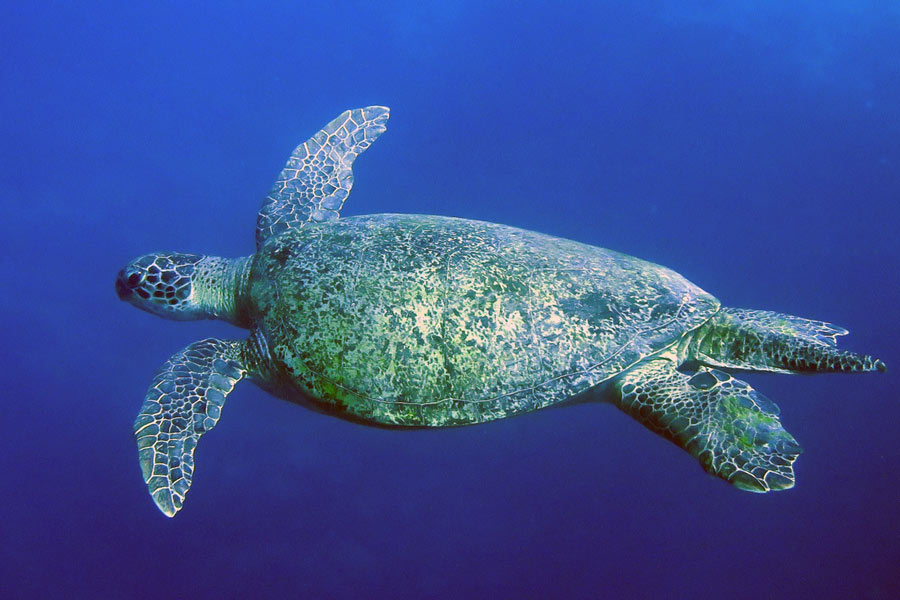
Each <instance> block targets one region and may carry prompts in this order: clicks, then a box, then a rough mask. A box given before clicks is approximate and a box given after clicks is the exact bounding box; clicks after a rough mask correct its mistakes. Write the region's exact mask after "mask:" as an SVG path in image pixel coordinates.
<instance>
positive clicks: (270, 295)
mask: <svg viewBox="0 0 900 600" xmlns="http://www.w3.org/2000/svg"><path fill="white" fill-rule="evenodd" d="M249 298H250V302H251V308H250V311H249V312H250V315H251V319H252V320H254V321H256V322H257V323H258V325H259V334H258V335H259V337H261V338H262V339H263V340H264V342H265V344H266V345H267V347H268V352H269V353H270V356H271V359H272V364H273V366H274V369H273V371H274V377H275V379H276V381H275V382H270V383H274V386H273V387H277V388H284V387H294V388H296V389H297V390H299V391H301V392H303V393H304V394H306V395H308V396H311V397H312V398H314V399H316V400H318V401H320V402H322V403H323V404H325V405H326V406H327V407H328V408H330V409H331V410H334V411H336V412H338V413H341V414H344V415H345V416H347V417H349V418H352V419H358V420H363V421H370V422H374V423H377V424H382V425H404V426H429V427H438V426H448V425H464V424H470V423H481V422H485V421H490V420H493V419H499V418H504V417H508V416H511V415H515V414H519V413H523V412H527V411H531V410H535V409H539V408H543V407H545V406H549V405H551V404H554V403H557V402H560V401H562V400H565V399H567V398H569V397H570V396H572V395H575V394H577V393H579V392H582V391H584V390H586V389H588V388H590V387H591V386H594V385H596V384H598V383H600V382H602V381H604V380H606V379H608V378H610V377H612V376H614V375H616V374H618V373H620V372H622V371H623V370H624V369H626V368H628V367H629V366H631V365H633V364H634V363H636V362H637V361H639V360H641V359H643V358H645V357H647V356H648V355H650V354H652V353H654V352H658V351H660V350H661V349H663V348H665V347H667V346H670V345H672V344H673V343H675V342H676V341H677V340H678V339H679V338H680V337H681V336H682V335H683V334H685V333H686V332H688V331H690V330H692V329H694V328H696V327H698V326H699V325H701V324H702V323H704V322H705V321H706V320H708V319H709V318H710V317H711V316H712V314H714V313H715V312H716V310H717V309H718V306H719V305H718V301H717V300H716V299H715V298H713V297H712V296H710V295H709V294H707V293H705V292H704V291H703V290H701V289H699V288H697V287H696V286H694V285H693V284H691V283H690V282H688V281H687V280H685V279H684V278H683V277H681V276H680V275H678V274H676V273H674V272H673V271H670V270H669V269H666V268H664V267H660V266H658V265H654V264H651V263H648V262H644V261H641V260H638V259H636V258H632V257H629V256H625V255H623V254H618V253H616V252H612V251H609V250H604V249H601V248H597V247H594V246H588V245H585V244H579V243H577V242H571V241H568V240H562V239H558V238H553V237H551V236H546V235H542V234H537V233H533V232H528V231H523V230H520V229H514V228H511V227H506V226H502V225H495V224H490V223H483V222H478V221H467V220H463V219H453V218H447V217H433V216H419V215H374V216H366V217H354V218H349V219H342V220H340V221H336V222H332V223H326V224H321V225H313V226H307V227H304V228H303V229H301V230H298V231H293V232H288V233H285V234H282V235H280V236H278V237H275V238H272V239H271V240H270V241H269V242H268V243H267V244H266V245H265V246H264V247H263V248H262V249H261V250H260V252H259V253H257V254H256V256H255V258H254V260H253V263H252V267H251V273H250V283H249Z"/></svg>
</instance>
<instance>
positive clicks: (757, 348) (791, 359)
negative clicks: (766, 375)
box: [687, 308, 885, 373]
mask: <svg viewBox="0 0 900 600" xmlns="http://www.w3.org/2000/svg"><path fill="white" fill-rule="evenodd" d="M842 335H847V330H846V329H842V328H840V327H837V326H835V325H832V324H830V323H825V322H824V321H812V320H809V319H803V318H800V317H792V316H789V315H782V314H779V313H774V312H769V311H763V310H748V309H741V308H723V309H722V310H720V311H719V312H718V313H717V314H716V315H715V316H714V317H713V318H712V319H710V320H709V322H708V323H707V324H706V325H704V326H703V327H701V328H700V329H699V330H698V331H697V332H696V333H695V334H694V335H693V336H691V340H690V347H689V348H688V349H687V355H688V356H689V357H690V358H693V359H696V360H698V361H700V362H702V363H703V364H706V365H710V366H714V367H724V368H727V369H746V370H752V371H774V372H777V373H804V372H805V373H810V372H819V373H822V372H844V373H850V372H858V371H876V370H878V371H884V370H885V366H884V363H883V362H881V361H880V360H878V359H876V358H872V357H871V356H862V355H859V354H855V353H853V352H847V351H843V350H838V349H837V348H836V346H837V338H838V336H842Z"/></svg>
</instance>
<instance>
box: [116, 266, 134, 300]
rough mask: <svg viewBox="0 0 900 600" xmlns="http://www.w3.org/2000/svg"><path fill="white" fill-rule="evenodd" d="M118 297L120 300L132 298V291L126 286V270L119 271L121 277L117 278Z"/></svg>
mask: <svg viewBox="0 0 900 600" xmlns="http://www.w3.org/2000/svg"><path fill="white" fill-rule="evenodd" d="M116 295H117V296H119V300H128V299H129V298H131V290H130V289H128V286H127V285H125V269H122V270H121V271H119V275H118V276H117V277H116Z"/></svg>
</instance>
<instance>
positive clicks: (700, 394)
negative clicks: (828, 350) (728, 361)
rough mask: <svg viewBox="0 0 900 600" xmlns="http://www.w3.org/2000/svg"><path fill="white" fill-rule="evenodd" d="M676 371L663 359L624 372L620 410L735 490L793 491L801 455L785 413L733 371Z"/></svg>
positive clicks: (705, 368)
mask: <svg viewBox="0 0 900 600" xmlns="http://www.w3.org/2000/svg"><path fill="white" fill-rule="evenodd" d="M673 358H674V357H673ZM675 366H676V363H675V362H674V360H671V359H670V358H666V357H661V358H655V359H652V360H648V361H645V362H643V363H641V364H639V365H637V366H636V367H635V368H633V369H631V370H630V371H627V372H625V373H623V374H622V375H621V376H620V377H619V378H618V380H617V381H616V387H617V389H618V392H619V398H618V399H617V404H618V406H619V408H621V409H622V410H623V411H624V412H626V413H627V414H629V415H631V416H632V417H634V418H635V419H637V420H638V421H640V422H641V423H642V424H643V425H645V426H646V427H647V428H649V429H650V430H652V431H654V432H655V433H658V434H660V435H662V436H663V437H665V438H667V439H669V440H671V441H673V442H675V443H676V444H677V445H679V446H681V447H682V448H684V449H685V450H687V451H688V452H689V453H690V454H691V455H693V456H694V457H696V458H697V459H698V460H699V461H700V464H701V465H703V468H704V469H706V471H707V472H709V473H711V474H713V475H716V476H717V477H721V478H722V479H725V480H726V481H728V482H729V483H731V484H732V485H734V486H735V487H738V488H740V489H742V490H747V491H751V492H768V491H772V490H782V489H786V488H790V487H793V485H794V469H793V466H792V465H793V462H794V461H795V460H796V459H797V456H798V455H799V454H800V452H801V449H800V446H799V444H797V440H795V439H794V437H793V436H792V435H791V434H790V433H788V432H787V431H785V430H784V428H783V427H782V426H781V422H780V421H779V419H778V407H777V406H775V404H773V403H772V401H771V400H769V399H768V398H766V397H765V396H763V395H762V394H760V393H758V392H757V391H756V390H754V389H753V388H752V387H750V386H749V385H748V384H747V383H745V382H743V381H740V380H739V379H735V378H734V377H732V376H731V375H729V374H728V373H724V372H722V371H718V370H715V369H709V368H707V367H702V366H701V367H700V368H699V369H698V370H697V371H696V372H695V373H691V374H686V373H682V372H680V371H678V370H677V369H676V368H675Z"/></svg>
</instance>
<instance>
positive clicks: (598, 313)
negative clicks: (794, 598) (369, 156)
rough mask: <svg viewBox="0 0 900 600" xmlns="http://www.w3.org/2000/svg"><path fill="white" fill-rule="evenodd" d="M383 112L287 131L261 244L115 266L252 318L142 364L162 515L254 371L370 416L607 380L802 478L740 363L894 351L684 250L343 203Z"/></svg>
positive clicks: (172, 300)
mask: <svg viewBox="0 0 900 600" xmlns="http://www.w3.org/2000/svg"><path fill="white" fill-rule="evenodd" d="M387 119H388V109H387V108H385V107H380V106H370V107H367V108H362V109H357V110H350V111H346V112H344V113H342V114H341V115H340V116H339V117H337V118H336V119H335V120H334V121H332V122H331V123H329V124H328V125H326V126H325V128H324V129H322V130H321V131H319V132H318V133H316V134H315V135H314V136H312V137H311V138H310V139H309V140H307V141H306V142H304V143H303V144H301V145H300V146H298V147H297V148H296V149H295V150H294V152H293V154H292V155H291V156H290V158H289V159H288V161H287V164H286V166H285V168H284V170H283V171H282V172H281V175H280V176H279V177H278V179H277V181H276V182H275V185H274V187H273V188H272V190H271V192H270V193H269V195H268V196H267V197H266V199H265V201H264V202H263V205H262V209H261V210H260V212H259V216H258V219H257V226H256V246H257V251H256V253H255V254H254V255H252V256H246V257H243V258H236V259H226V258H219V257H213V256H199V255H195V254H182V253H173V252H166V253H156V254H147V255H144V256H141V257H139V258H137V259H135V260H134V261H133V262H131V263H130V264H129V265H128V266H126V267H125V268H124V269H122V270H121V271H120V272H119V274H118V277H117V279H116V291H117V293H118V295H119V297H120V298H122V299H123V300H126V301H128V302H130V303H132V304H134V305H135V306H137V307H139V308H141V309H143V310H146V311H148V312H151V313H153V314H156V315H159V316H162V317H167V318H170V319H182V320H186V319H206V318H217V319H223V320H225V321H228V322H230V323H232V324H234V325H237V326H240V327H244V328H246V329H249V330H250V332H251V333H250V336H249V338H248V339H246V340H241V341H235V340H219V339H206V340H202V341H199V342H195V343H193V344H191V345H189V346H188V347H187V348H185V349H184V350H182V351H181V352H178V353H177V354H175V355H174V356H172V357H171V358H170V359H169V360H168V361H167V362H166V363H165V364H164V365H163V367H162V368H161V369H160V370H159V372H158V373H157V374H156V377H155V378H154V379H153V382H152V384H151V385H150V388H149V390H148V392H147V395H146V398H145V400H144V403H143V405H142V406H141V410H140V414H139V415H138V417H137V420H136V421H135V424H134V431H135V436H136V438H137V445H138V448H139V455H140V464H141V468H142V470H143V475H144V480H145V481H146V483H147V486H148V487H149V491H150V494H151V495H152V497H153V500H154V501H155V502H156V505H157V506H158V507H159V508H160V510H162V512H163V513H165V514H166V515H168V516H174V515H175V513H176V512H177V511H178V510H180V509H181V507H182V503H183V502H184V496H185V494H186V493H187V491H188V488H189V487H190V485H191V478H192V476H193V472H194V459H193V453H194V448H195V447H196V445H197V441H198V440H199V439H200V436H201V435H203V434H204V433H205V432H207V431H209V430H210V429H212V428H213V427H214V426H215V424H216V423H217V422H218V420H219V417H220V415H221V412H222V407H223V406H224V403H225V398H226V397H227V395H228V394H229V393H230V392H231V390H232V389H234V386H235V385H236V384H237V383H238V382H239V381H240V380H241V379H243V378H244V377H249V378H250V379H252V380H254V381H255V382H256V383H258V384H259V385H261V386H262V387H263V388H265V389H267V390H270V391H272V392H273V393H275V394H277V395H279V396H282V397H284V398H288V399H291V400H295V401H298V402H300V403H303V404H305V405H307V406H310V407H313V408H315V409H317V410H322V411H326V412H329V413H333V414H335V415H338V416H341V417H344V418H346V419H350V420H354V421H358V422H363V423H367V424H372V425H380V426H398V427H400V426H402V427H444V426H453V425H468V424H474V423H484V422H487V421H492V420H494V419H500V418H504V417H509V416H513V415H518V414H522V413H525V412H529V411H533V410H536V409H539V408H544V407H547V406H550V405H554V404H559V403H562V402H565V401H567V400H573V399H574V400H585V399H599V398H604V397H607V398H612V401H613V403H615V404H616V405H617V406H618V407H619V408H621V409H622V410H623V411H625V412H626V413H627V414H629V415H631V416H632V417H634V418H635V419H637V420H638V421H640V422H641V423H643V424H644V425H645V426H647V427H648V428H650V429H651V430H653V431H655V432H656V433H659V434H660V435H662V436H664V437H666V438H668V439H669V440H671V441H673V442H674V443H676V444H677V445H679V446H681V447H682V448H684V449H685V450H687V451H688V452H689V453H690V454H692V455H693V456H695V457H696V458H697V459H699V461H700V463H701V464H702V465H703V467H704V469H706V470H707V471H708V472H710V473H712V474H714V475H717V476H718V477H721V478H722V479H724V480H727V481H728V482H730V483H732V484H734V485H735V486H736V487H738V488H740V489H743V490H749V491H754V492H767V491H770V490H781V489H785V488H789V487H791V486H793V484H794V472H793V467H792V464H793V462H794V460H795V459H796V458H797V456H798V455H799V453H800V446H799V445H798V444H797V442H796V440H794V438H793V437H792V436H791V434H789V433H788V432H787V431H785V430H784V429H783V428H782V426H781V423H780V421H779V418H778V413H779V411H778V407H777V406H775V404H773V403H772V402H771V401H770V400H768V399H767V398H766V397H765V396H763V395H762V394H759V393H758V392H756V391H755V390H753V389H752V388H751V387H750V386H749V385H748V384H746V383H744V382H743V381H741V380H739V379H736V378H735V377H733V376H732V375H731V374H729V372H728V371H732V370H750V371H770V372H780V373H794V372H813V371H817V372H821V371H841V372H850V371H873V370H884V368H885V367H884V363H883V362H881V361H880V360H876V359H873V358H872V357H869V356H860V355H857V354H853V353H850V352H845V351H840V350H838V349H837V348H836V347H835V345H836V339H837V337H838V336H841V335H844V334H846V333H847V331H846V330H845V329H842V328H840V327H836V326H834V325H831V324H828V323H824V322H822V321H811V320H807V319H802V318H799V317H793V316H787V315H782V314H777V313H773V312H767V311H757V310H745V309H732V308H724V307H722V306H721V305H720V304H719V301H718V300H717V299H716V298H714V297H713V296H712V295H710V294H708V293H706V292H705V291H703V290H702V289H700V288H699V287H697V286H696V285H694V284H692V283H691V282H689V281H687V280H686V279H684V278H683V277H682V276H680V275H679V274H677V273H675V272H674V271H671V270H669V269H667V268H665V267H661V266H658V265H655V264H652V263H649V262H645V261H643V260H639V259H637V258H633V257H631V256H627V255H625V254H620V253H618V252H613V251H611V250H605V249H602V248H598V247H595V246H589V245H586V244H581V243H578V242H574V241H569V240H564V239H559V238H556V237H551V236H548V235H542V234H540V233H534V232H531V231H524V230H522V229H516V228H513V227H507V226H504V225H497V224H493V223H486V222H481V221H472V220H466V219H458V218H450V217H440V216H424V215H408V214H379V215H367V216H358V217H351V218H342V219H338V216H339V213H340V210H341V207H342V206H343V205H344V202H345V201H346V199H347V196H348V194H349V192H350V188H351V186H352V184H353V174H352V172H351V166H352V164H353V161H354V160H355V159H356V157H357V156H358V155H359V154H361V153H362V152H363V151H364V150H366V148H368V147H369V146H370V145H371V144H372V142H373V141H375V139H376V138H378V136H379V135H381V134H382V133H383V132H384V131H385V123H386V121H387ZM601 384H603V385H601ZM601 391H602V393H601Z"/></svg>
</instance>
